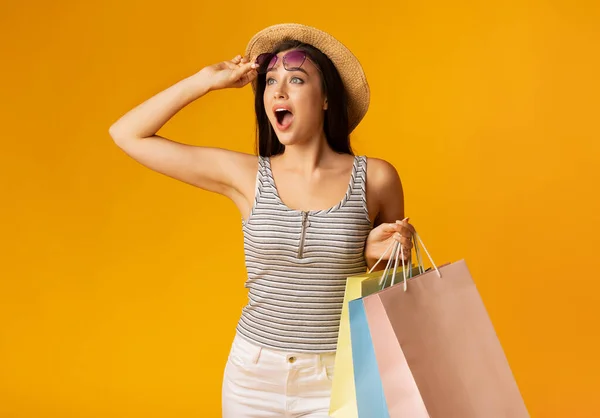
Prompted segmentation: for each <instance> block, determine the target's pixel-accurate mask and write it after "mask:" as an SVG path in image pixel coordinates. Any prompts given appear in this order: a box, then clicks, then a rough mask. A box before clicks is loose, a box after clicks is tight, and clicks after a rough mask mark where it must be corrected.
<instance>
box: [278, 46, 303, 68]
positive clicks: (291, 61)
mask: <svg viewBox="0 0 600 418" xmlns="http://www.w3.org/2000/svg"><path fill="white" fill-rule="evenodd" d="M304 60H306V53H305V52H304V51H298V50H296V51H290V52H288V53H287V54H285V56H284V57H283V64H284V66H285V69H286V70H293V69H295V68H300V67H302V64H304Z"/></svg>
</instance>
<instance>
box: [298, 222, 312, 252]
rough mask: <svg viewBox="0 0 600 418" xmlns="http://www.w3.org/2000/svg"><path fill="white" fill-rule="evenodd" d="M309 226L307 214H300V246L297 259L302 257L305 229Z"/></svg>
mask: <svg viewBox="0 0 600 418" xmlns="http://www.w3.org/2000/svg"><path fill="white" fill-rule="evenodd" d="M309 226H310V221H309V220H308V212H302V232H301V233H300V245H299V246H298V258H302V257H304V241H305V239H306V228H308V227H309Z"/></svg>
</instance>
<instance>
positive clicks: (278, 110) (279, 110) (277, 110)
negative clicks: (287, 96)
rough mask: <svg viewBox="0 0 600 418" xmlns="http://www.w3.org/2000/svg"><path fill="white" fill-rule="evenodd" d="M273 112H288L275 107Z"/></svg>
mask: <svg viewBox="0 0 600 418" xmlns="http://www.w3.org/2000/svg"><path fill="white" fill-rule="evenodd" d="M275 112H289V111H288V110H287V109H275Z"/></svg>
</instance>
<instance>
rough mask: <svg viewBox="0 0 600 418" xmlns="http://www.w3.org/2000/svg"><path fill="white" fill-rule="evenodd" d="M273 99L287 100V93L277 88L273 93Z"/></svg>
mask: <svg viewBox="0 0 600 418" xmlns="http://www.w3.org/2000/svg"><path fill="white" fill-rule="evenodd" d="M273 98H274V99H287V93H286V92H285V90H284V89H282V88H279V87H278V88H277V89H276V90H275V91H274V92H273Z"/></svg>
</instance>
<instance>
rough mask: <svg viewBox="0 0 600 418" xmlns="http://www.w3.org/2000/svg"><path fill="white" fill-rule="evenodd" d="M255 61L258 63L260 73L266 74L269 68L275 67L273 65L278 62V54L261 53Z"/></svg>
mask: <svg viewBox="0 0 600 418" xmlns="http://www.w3.org/2000/svg"><path fill="white" fill-rule="evenodd" d="M255 62H256V63H257V64H258V69H257V70H258V73H259V74H264V73H266V72H267V71H268V70H269V69H271V68H273V66H274V65H275V63H276V62H277V55H273V54H271V53H268V52H267V53H264V54H260V55H259V56H258V57H256V61H255Z"/></svg>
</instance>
